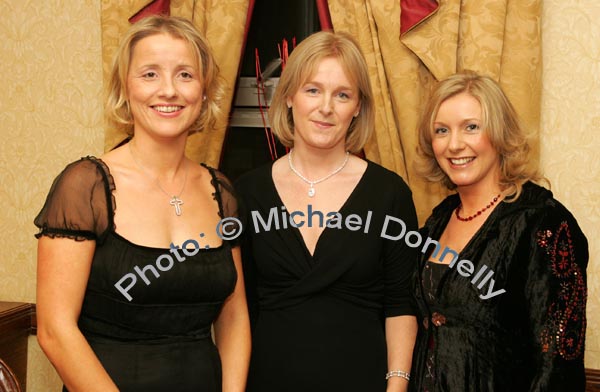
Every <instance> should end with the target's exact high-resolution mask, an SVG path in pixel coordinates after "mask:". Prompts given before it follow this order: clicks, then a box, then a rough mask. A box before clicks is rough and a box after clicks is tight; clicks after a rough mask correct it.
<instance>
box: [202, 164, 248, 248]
mask: <svg viewBox="0 0 600 392" xmlns="http://www.w3.org/2000/svg"><path fill="white" fill-rule="evenodd" d="M202 166H204V167H205V168H206V169H207V170H208V171H209V172H210V175H211V177H212V180H211V183H212V185H213V187H214V188H215V193H214V194H213V196H214V198H215V200H217V203H218V204H219V216H220V218H221V221H220V223H219V224H220V227H219V228H220V231H221V238H222V239H223V240H225V241H227V242H229V243H230V244H231V245H232V246H236V245H239V241H238V239H239V235H240V234H241V230H242V227H241V223H240V221H239V211H238V200H237V195H236V193H235V190H234V188H233V185H232V184H231V181H229V179H228V178H227V177H226V176H225V175H224V174H223V173H221V172H220V171H218V170H216V169H214V168H212V167H210V166H208V165H206V164H204V163H203V164H202Z"/></svg>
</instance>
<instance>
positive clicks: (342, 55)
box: [269, 31, 375, 152]
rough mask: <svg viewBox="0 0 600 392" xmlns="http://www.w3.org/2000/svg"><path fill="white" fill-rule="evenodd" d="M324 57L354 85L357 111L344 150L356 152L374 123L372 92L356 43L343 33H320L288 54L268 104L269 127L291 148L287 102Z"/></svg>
mask: <svg viewBox="0 0 600 392" xmlns="http://www.w3.org/2000/svg"><path fill="white" fill-rule="evenodd" d="M326 58H335V59H337V60H338V61H339V62H340V64H341V65H342V68H343V69H344V72H345V73H346V76H347V77H348V78H349V79H350V82H351V83H354V84H355V85H356V86H357V89H358V93H359V102H360V111H359V113H358V116H356V117H355V118H353V119H352V122H351V123H350V126H349V128H348V132H347V134H346V149H347V150H348V151H350V152H359V151H360V150H361V149H362V148H363V147H364V145H365V143H366V142H367V140H368V139H369V137H370V136H371V132H372V130H373V126H374V123H375V114H374V107H373V92H372V90H371V83H370V81H369V72H368V69H367V63H366V61H365V58H364V56H363V54H362V52H361V51H360V48H359V47H358V44H357V43H356V41H355V40H354V39H353V38H352V37H351V36H350V35H349V34H347V33H341V32H340V33H333V32H330V31H320V32H318V33H314V34H312V35H310V36H309V37H308V38H306V39H305V40H303V41H302V42H300V44H299V45H298V46H297V47H296V48H295V49H294V50H293V51H292V54H291V55H290V57H289V58H288V61H287V64H286V66H285V69H284V70H283V72H282V74H281V78H280V80H279V85H278V86H277V89H276V90H275V93H274V94H273V99H272V101H271V107H270V109H269V122H270V124H271V128H272V129H273V133H274V134H275V135H276V136H277V138H278V139H279V141H280V142H281V144H283V145H284V146H286V147H293V146H294V120H293V117H292V111H291V109H290V108H288V106H287V99H288V98H291V97H292V96H293V95H294V94H295V93H296V92H297V91H298V89H300V88H301V87H302V85H303V84H304V83H306V81H307V80H308V79H309V78H310V77H312V76H313V75H314V74H315V72H316V70H317V68H318V66H319V64H320V63H321V61H322V60H324V59H326Z"/></svg>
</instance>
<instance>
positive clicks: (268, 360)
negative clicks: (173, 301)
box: [236, 162, 417, 392]
mask: <svg viewBox="0 0 600 392" xmlns="http://www.w3.org/2000/svg"><path fill="white" fill-rule="evenodd" d="M271 167H272V166H271V165H268V166H264V167H261V168H259V169H257V170H255V171H253V172H251V173H249V174H247V175H245V176H243V177H242V178H241V179H240V180H239V181H238V182H237V183H236V190H237V191H238V193H239V196H240V200H241V202H242V205H243V206H244V207H245V208H244V214H243V216H245V220H246V223H245V230H244V233H245V237H244V240H243V241H242V252H243V257H242V259H243V262H244V273H245V276H246V279H248V280H247V283H246V287H247V288H248V301H249V306H250V313H251V320H252V326H253V331H252V360H251V364H250V375H249V379H248V389H247V390H248V391H252V392H271V391H273V392H275V391H277V392H281V391H286V392H307V391H310V392H321V391H322V392H331V391H344V392H353V391H355V392H365V391H369V392H378V391H381V392H383V391H385V389H386V381H385V373H386V371H387V358H386V339H385V328H384V320H385V317H392V316H399V315H408V314H413V307H412V299H411V294H410V281H411V276H412V273H413V272H412V271H414V268H415V265H416V264H415V263H416V253H415V249H413V248H409V247H408V246H406V244H405V243H404V241H391V240H387V239H384V238H382V236H381V235H380V234H381V230H382V228H383V222H384V218H385V216H386V215H390V216H393V217H395V218H398V219H401V220H402V221H403V222H404V223H405V225H406V227H407V228H406V230H416V228H417V222H416V214H415V209H414V206H413V202H412V198H411V192H410V190H409V188H408V187H407V186H406V184H405V183H404V181H403V180H402V179H401V178H400V177H399V176H397V175H396V174H394V173H392V172H390V171H388V170H386V169H384V168H382V167H380V166H378V165H376V164H374V163H372V162H369V163H368V166H367V169H366V171H365V173H364V174H363V176H362V178H361V180H360V181H359V183H358V184H357V186H356V188H355V189H354V190H353V192H352V193H351V195H350V196H349V198H348V200H347V201H346V202H345V204H344V205H343V206H342V208H341V209H340V211H339V213H340V214H341V216H342V217H343V219H344V220H345V219H346V218H347V217H348V216H349V215H350V214H356V215H358V216H359V217H360V218H361V221H362V225H361V226H360V228H359V229H358V230H356V231H352V230H350V229H348V228H347V226H343V228H342V229H340V228H332V227H326V228H325V229H324V231H323V232H322V234H321V236H320V238H319V240H318V243H317V245H316V247H315V251H314V255H313V256H311V255H310V253H309V251H308V249H307V247H306V245H305V243H304V241H303V239H302V236H301V234H300V232H299V230H298V229H297V228H292V227H290V226H289V224H288V225H287V228H285V227H284V226H286V224H285V223H284V220H283V219H282V216H281V214H282V211H284V210H282V207H283V203H282V201H281V199H280V198H279V196H278V194H277V191H276V188H275V185H274V183H273V180H272V176H271ZM317 197H319V196H317ZM308 208H309V207H308V206H307V209H306V210H305V211H304V213H305V214H306V213H307V212H308ZM273 211H276V212H277V214H278V215H279V217H278V222H275V220H274V219H275V215H273V217H272V218H271V219H272V220H271V222H270V223H271V227H270V229H265V226H264V225H263V223H265V224H268V223H269V222H268V217H269V214H270V213H272V212H273ZM288 212H289V213H292V211H288ZM369 212H370V213H371V214H370V216H371V219H370V224H369V225H368V228H367V224H366V222H367V220H368V219H367V217H368V216H369ZM323 213H324V214H325V213H326V212H323ZM258 215H260V217H259V216H258ZM261 220H262V221H264V222H262V221H261ZM296 221H297V222H299V220H296ZM307 221H308V220H307V219H306V222H307ZM324 222H326V221H324ZM276 223H277V225H276ZM288 223H289V222H288ZM332 223H333V222H332ZM306 224H308V223H306ZM313 224H319V222H318V219H317V217H315V218H314V220H313ZM276 226H279V228H277V227H276ZM355 227H357V226H355ZM400 230H401V228H400V224H398V223H396V224H395V225H392V224H391V223H390V225H389V226H388V229H387V231H386V234H389V235H392V234H397V233H398V232H399V231H400ZM365 231H366V233H365Z"/></svg>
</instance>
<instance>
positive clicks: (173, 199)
mask: <svg viewBox="0 0 600 392" xmlns="http://www.w3.org/2000/svg"><path fill="white" fill-rule="evenodd" d="M127 145H128V146H129V152H130V153H131V157H132V158H133V161H134V162H135V164H136V165H137V166H138V167H139V168H140V170H141V171H142V173H144V175H145V176H147V177H148V178H152V176H151V175H150V174H148V172H146V170H145V169H144V167H143V166H142V165H141V164H140V163H139V162H138V160H137V159H135V155H134V153H133V147H131V141H129V143H127ZM188 169H189V166H188V165H185V176H184V178H183V185H182V186H181V190H180V191H179V194H178V195H173V196H171V194H169V192H167V191H165V190H164V189H163V187H162V186H160V182H159V181H158V177H156V178H154V182H155V183H156V185H157V186H158V189H160V190H161V191H162V193H164V194H165V195H167V196H168V197H169V199H170V200H169V204H170V205H172V206H173V207H175V215H177V216H180V215H181V213H182V211H181V205H182V204H183V200H181V199H180V197H181V194H182V193H183V190H184V189H185V184H186V183H187V176H188Z"/></svg>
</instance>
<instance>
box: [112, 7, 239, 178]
mask: <svg viewBox="0 0 600 392" xmlns="http://www.w3.org/2000/svg"><path fill="white" fill-rule="evenodd" d="M148 4H149V1H148V0H103V1H102V62H103V70H104V80H105V81H106V78H107V75H108V72H109V70H110V66H111V63H112V57H113V54H114V52H115V50H116V48H117V46H118V43H119V39H120V37H121V35H122V34H123V33H124V32H125V31H126V30H127V28H128V27H129V22H128V19H129V18H130V17H132V16H133V15H135V14H136V13H137V12H139V11H140V10H141V9H143V8H144V7H146V6H147V5H148ZM248 4H249V0H171V1H170V14H171V15H174V16H183V17H186V18H188V19H190V20H192V21H193V23H194V24H195V25H196V27H197V28H198V30H200V32H202V33H203V34H204V36H205V37H206V38H207V39H208V41H209V43H210V45H211V47H212V50H213V53H214V55H215V58H216V61H217V63H218V64H219V68H220V70H221V76H222V77H223V78H224V79H225V82H226V91H227V98H226V99H225V100H224V102H223V106H222V108H223V117H222V118H221V119H219V121H218V122H217V125H216V126H215V129H212V130H205V131H204V132H200V133H196V134H194V135H192V136H190V137H189V140H188V144H187V154H188V157H190V158H191V159H193V160H195V161H197V162H206V163H208V164H209V165H212V166H215V167H216V166H218V164H219V159H220V156H221V147H222V145H223V140H224V138H225V131H226V128H227V117H228V115H229V110H230V108H231V101H232V98H233V93H234V88H235V82H236V78H237V75H238V67H239V62H240V57H241V55H242V44H243V40H244V29H245V26H246V17H247V12H248ZM125 137H126V135H125V134H122V133H118V132H116V131H115V130H113V129H106V136H105V149H106V150H109V149H111V148H113V147H114V146H115V145H116V144H118V143H119V142H120V141H121V140H123V139H124V138H125Z"/></svg>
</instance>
